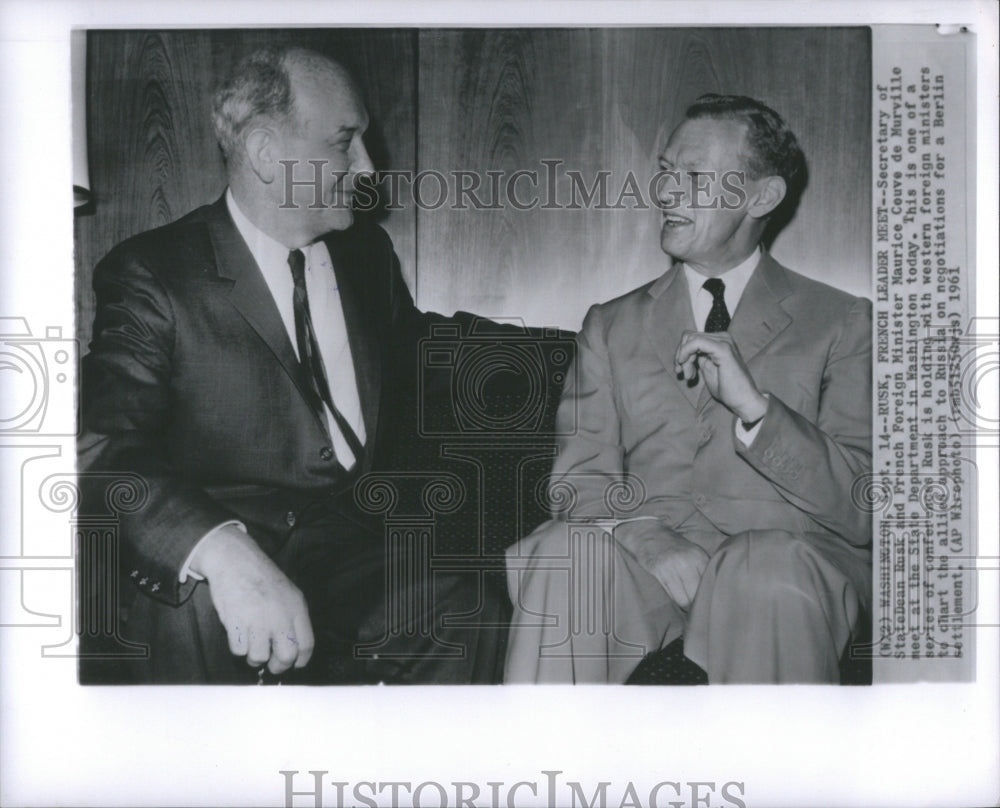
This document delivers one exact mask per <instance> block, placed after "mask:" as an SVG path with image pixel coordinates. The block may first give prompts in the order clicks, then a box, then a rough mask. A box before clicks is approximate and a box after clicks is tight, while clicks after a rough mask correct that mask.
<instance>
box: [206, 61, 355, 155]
mask: <svg viewBox="0 0 1000 808" xmlns="http://www.w3.org/2000/svg"><path fill="white" fill-rule="evenodd" d="M317 86H325V87H336V88H338V89H340V90H341V91H342V92H344V93H345V94H356V92H357V91H356V89H355V87H354V83H353V81H352V80H351V77H350V75H349V74H348V73H347V71H346V70H345V69H344V68H343V66H342V65H340V64H338V63H337V62H335V61H333V60H332V59H329V58H327V57H326V56H323V55H322V54H320V53H316V52H315V51H311V50H307V49H305V48H277V47H268V48H262V49H260V50H257V51H254V52H253V53H251V54H250V55H248V56H246V57H245V58H243V59H242V60H241V61H240V62H239V64H237V65H236V68H235V69H234V70H233V74H232V77H231V78H230V79H229V81H227V82H226V83H225V84H223V85H221V86H220V87H219V88H218V89H217V90H216V92H215V95H214V97H213V99H212V123H213V125H214V127H215V136H216V138H217V139H218V141H219V146H220V147H221V148H222V153H223V155H224V156H225V158H226V164H227V166H228V167H229V169H230V170H232V169H233V168H235V167H236V165H237V164H239V163H240V162H241V160H242V157H243V145H244V139H245V137H246V135H247V133H248V132H250V131H251V130H252V129H253V128H254V127H257V126H273V127H279V128H283V129H287V130H290V131H295V130H297V129H299V128H300V127H301V115H300V112H299V105H298V103H297V96H298V95H300V94H301V92H302V90H303V89H304V88H310V89H315V88H316V87H317Z"/></svg>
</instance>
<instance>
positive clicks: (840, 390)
mask: <svg viewBox="0 0 1000 808" xmlns="http://www.w3.org/2000/svg"><path fill="white" fill-rule="evenodd" d="M871 329H872V315H871V303H870V302H869V301H868V300H864V299H859V300H857V301H856V302H855V304H854V305H853V307H852V308H851V309H850V311H849V312H848V314H847V316H846V317H845V319H844V323H843V328H842V330H841V333H840V336H839V339H838V340H837V341H836V342H835V344H834V345H833V347H832V348H831V350H830V353H829V355H828V357H827V358H826V365H825V368H824V371H823V377H822V387H821V390H820V401H819V415H818V418H817V420H816V423H812V422H810V421H809V420H807V419H806V418H804V417H803V416H801V415H800V414H799V413H797V412H795V411H794V410H793V409H791V408H790V407H788V406H787V405H786V404H785V403H784V402H783V401H781V399H780V398H778V397H777V396H776V395H774V394H773V393H771V394H770V395H769V397H770V402H769V404H768V409H767V412H766V414H765V415H764V420H763V422H762V424H761V430H760V432H759V433H757V436H756V438H755V439H754V441H753V442H752V443H751V444H750V446H749V447H747V446H744V445H743V444H742V443H741V442H740V441H738V440H737V441H735V443H736V447H737V452H738V453H739V454H740V455H741V456H742V457H743V458H744V459H745V460H746V461H747V462H748V463H750V465H752V466H753V467H754V468H755V469H756V470H757V471H759V472H760V473H761V474H763V475H764V476H765V477H767V478H768V480H770V481H771V482H772V484H773V485H774V486H775V487H776V488H777V490H778V491H779V492H780V493H781V495H782V496H783V497H785V499H787V500H788V501H789V502H790V503H792V504H793V505H795V506H796V507H797V508H799V509H800V510H802V511H804V512H805V513H807V514H809V516H811V517H812V518H813V519H815V520H816V521H817V522H819V523H820V524H821V525H823V526H824V527H827V528H829V529H830V530H832V531H833V532H834V533H836V534H837V535H839V536H842V537H843V538H844V539H846V540H847V541H848V542H850V543H851V544H852V545H855V546H864V545H867V544H869V543H870V542H871V537H872V533H871V530H872V528H871V526H872V515H871V512H870V511H869V510H866V509H865V508H864V507H863V506H862V503H860V502H859V501H858V499H857V497H856V496H854V495H853V489H854V485H855V482H856V481H857V480H858V479H859V478H860V477H861V476H862V475H865V474H867V473H869V472H870V471H871V463H872V461H871V454H872V431H871V430H872V427H871V423H872V419H871V401H872V398H871V391H872V358H871V349H872V342H871ZM765 392H767V391H765Z"/></svg>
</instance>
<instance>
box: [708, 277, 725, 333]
mask: <svg viewBox="0 0 1000 808" xmlns="http://www.w3.org/2000/svg"><path fill="white" fill-rule="evenodd" d="M703 286H704V288H705V289H707V290H708V293H709V294H710V295H712V309H711V311H709V313H708V318H707V319H706V320H705V331H706V332H707V333H709V334H712V333H714V332H717V331H728V330H729V323H730V317H729V309H727V308H726V296H725V292H726V284H724V283H723V282H722V280H721V279H720V278H709V279H708V280H707V281H705V283H704V284H703Z"/></svg>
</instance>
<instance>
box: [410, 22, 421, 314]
mask: <svg viewBox="0 0 1000 808" xmlns="http://www.w3.org/2000/svg"><path fill="white" fill-rule="evenodd" d="M421 31H422V29H420V28H415V29H413V32H414V33H413V88H412V92H413V176H414V178H415V177H416V175H417V174H418V173H419V172H420V34H421ZM411 187H412V183H411ZM411 196H412V197H413V300H414V302H415V303H416V306H417V308H420V208H419V207H418V206H417V203H416V195H415V194H411Z"/></svg>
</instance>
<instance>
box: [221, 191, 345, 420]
mask: <svg viewBox="0 0 1000 808" xmlns="http://www.w3.org/2000/svg"><path fill="white" fill-rule="evenodd" d="M206 223H207V225H208V232H209V237H210V239H211V242H212V248H213V249H214V251H215V264H216V271H217V272H218V274H219V277H220V278H225V279H227V280H231V281H232V282H233V285H232V287H231V289H230V291H229V302H230V303H232V304H233V306H234V307H235V308H236V310H237V311H239V313H240V314H241V315H242V316H243V318H244V319H245V320H246V321H247V323H248V324H249V325H250V327H251V328H253V330H254V331H256V332H257V334H258V335H259V336H260V338H261V339H262V340H263V341H264V343H265V344H266V345H267V347H268V348H270V350H271V352H272V353H273V354H274V357H275V359H277V360H278V363H279V364H280V365H281V367H282V368H283V369H284V371H285V372H286V373H287V374H288V376H289V378H291V380H292V381H293V382H294V384H295V386H296V388H298V390H299V393H300V394H301V395H302V396H303V398H305V400H306V401H309V396H308V393H307V389H306V386H305V382H304V380H303V379H302V376H301V373H302V368H301V365H300V364H299V361H298V358H297V357H296V355H295V349H294V348H293V347H292V343H291V340H290V339H289V338H288V332H287V331H286V330H285V324H284V322H282V319H281V315H280V314H279V313H278V307H277V306H276V305H275V304H274V298H273V297H272V296H271V290H270V289H269V288H268V286H267V283H266V282H265V281H264V276H263V275H262V274H261V272H260V268H259V267H258V266H257V262H256V261H255V260H254V257H253V255H252V254H251V252H250V248H249V247H247V245H246V242H245V241H244V240H243V237H242V236H241V235H240V234H239V231H238V230H237V229H236V225H235V224H233V220H232V219H231V218H230V216H229V211H228V210H227V209H226V199H225V197H224V196H223V197H222V199H220V200H219V201H218V202H216V203H215V204H214V205H212V206H211V207H210V208H209V210H208V213H207V215H206ZM317 418H318V416H317ZM319 420H320V421H322V419H319ZM323 428H324V429H326V425H325V424H323Z"/></svg>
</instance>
